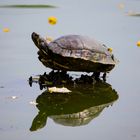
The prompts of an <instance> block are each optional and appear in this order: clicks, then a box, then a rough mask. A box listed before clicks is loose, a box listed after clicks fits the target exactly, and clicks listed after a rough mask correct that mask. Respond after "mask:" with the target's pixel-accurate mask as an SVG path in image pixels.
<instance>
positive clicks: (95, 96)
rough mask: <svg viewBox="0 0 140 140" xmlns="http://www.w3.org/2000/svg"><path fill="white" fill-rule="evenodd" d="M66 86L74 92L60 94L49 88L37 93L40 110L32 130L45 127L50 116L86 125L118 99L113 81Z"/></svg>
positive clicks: (66, 123) (71, 124) (69, 124)
mask: <svg viewBox="0 0 140 140" xmlns="http://www.w3.org/2000/svg"><path fill="white" fill-rule="evenodd" d="M67 88H68V89H70V90H71V91H72V92H71V93H69V94H67V93H63V94H62V93H61V94H59V93H49V92H48V91H47V90H46V91H44V92H43V93H42V94H41V95H39V96H38V97H37V99H36V102H37V105H36V107H37V108H38V110H39V112H38V115H37V116H36V117H35V118H34V120H33V122H32V126H31V128H30V130H31V131H36V130H38V129H41V128H43V127H44V126H45V125H46V122H47V118H48V117H49V118H51V119H53V120H54V121H55V122H56V123H58V124H61V125H65V126H81V125H86V124H88V123H89V122H90V121H91V120H92V119H94V118H95V117H97V116H98V115H99V114H100V113H101V112H102V111H103V109H104V108H105V107H108V106H109V105H112V104H113V102H114V101H116V100H117V99H118V94H117V92H116V91H115V90H114V89H112V87H111V85H109V84H107V83H105V82H102V81H99V82H96V83H95V84H94V85H86V86H84V87H83V86H80V85H76V86H75V87H74V86H71V87H67ZM54 94H55V95H54Z"/></svg>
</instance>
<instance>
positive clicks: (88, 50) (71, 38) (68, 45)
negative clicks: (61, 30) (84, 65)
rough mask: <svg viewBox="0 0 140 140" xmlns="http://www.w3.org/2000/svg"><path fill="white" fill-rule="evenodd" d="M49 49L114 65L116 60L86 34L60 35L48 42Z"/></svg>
mask: <svg viewBox="0 0 140 140" xmlns="http://www.w3.org/2000/svg"><path fill="white" fill-rule="evenodd" d="M49 49H50V50H51V51H52V52H53V53H55V54H58V55H61V56H63V57H71V58H79V59H83V60H89V61H91V62H94V63H101V64H113V65H115V64H116V62H117V60H116V59H115V58H114V56H113V55H112V53H111V52H110V51H108V48H107V47H106V46H105V45H104V44H102V43H100V42H98V41H96V40H94V39H91V38H89V37H86V36H80V35H67V36H63V37H60V38H58V39H56V40H54V41H52V42H51V43H50V44H49Z"/></svg>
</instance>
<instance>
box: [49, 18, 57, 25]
mask: <svg viewBox="0 0 140 140" xmlns="http://www.w3.org/2000/svg"><path fill="white" fill-rule="evenodd" d="M48 22H49V24H51V25H55V24H56V23H57V18H56V17H54V16H51V17H49V18H48Z"/></svg>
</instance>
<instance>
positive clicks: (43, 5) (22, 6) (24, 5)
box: [0, 4, 56, 8]
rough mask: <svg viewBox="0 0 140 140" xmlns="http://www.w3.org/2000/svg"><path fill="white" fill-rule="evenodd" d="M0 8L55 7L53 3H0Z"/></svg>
mask: <svg viewBox="0 0 140 140" xmlns="http://www.w3.org/2000/svg"><path fill="white" fill-rule="evenodd" d="M0 8H56V6H53V5H45V4H28V5H27V4H16V5H1V6H0Z"/></svg>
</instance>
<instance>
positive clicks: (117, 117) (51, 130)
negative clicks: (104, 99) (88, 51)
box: [0, 0, 140, 140]
mask: <svg viewBox="0 0 140 140" xmlns="http://www.w3.org/2000/svg"><path fill="white" fill-rule="evenodd" d="M6 4H11V5H13V4H50V5H54V6H57V7H58V8H52V9H51V8H49V9H47V8H46V9H45V8H43V9H41V8H39V9H32V8H28V9H27V8H25V9H23V8H22V9H20V8H12V7H11V8H0V15H1V16H0V17H1V18H0V114H1V116H0V139H2V140H9V139H13V140H19V139H20V140H25V139H34V140H39V139H54V140H55V139H62V140H63V139H67V140H71V139H80V140H84V139H89V140H90V139H91V140H92V139H99V140H101V139H105V140H108V139H114V140H122V139H127V140H132V139H136V140H139V139H140V132H139V131H140V109H139V106H140V100H139V99H140V94H139V93H140V87H139V79H140V74H139V71H140V66H139V60H140V55H139V51H140V50H139V48H138V47H137V46H136V42H137V41H138V40H140V28H139V25H140V17H138V16H128V15H127V13H128V12H129V11H134V12H140V11H139V5H140V1H138V0H122V1H120V0H118V1H115V0H104V1H100V0H98V1H97V0H93V1H91V0H86V1H84V0H82V1H80V0H76V1H74V0H71V1H65V0H60V1H55V0H48V1H47V2H46V1H44V0H42V1H40V2H39V3H38V1H28V3H27V2H25V1H20V2H19V1H17V0H14V1H12V2H11V1H6V2H5V1H1V2H0V5H6ZM120 4H123V5H124V7H123V8H120V6H119V5H120ZM49 16H56V17H57V18H58V23H57V24H56V25H55V26H52V25H49V24H48V21H47V20H48V17H49ZM3 28H9V29H10V32H7V33H5V32H3V31H2V29H3ZM33 31H35V32H38V33H40V34H41V35H42V36H50V37H52V38H57V37H59V36H61V35H65V34H81V35H88V36H91V37H94V38H95V39H97V40H99V41H101V42H103V43H105V44H106V45H107V46H110V47H112V48H113V53H114V54H115V56H116V57H117V58H118V59H119V60H120V63H119V65H117V66H116V67H115V69H114V70H113V71H111V73H110V74H109V75H108V78H107V83H109V84H110V85H111V86H112V89H115V91H116V92H117V94H118V95H119V99H118V100H117V101H116V102H114V104H113V106H110V107H109V108H104V109H103V111H102V112H101V113H100V115H98V117H96V118H95V119H92V120H91V121H90V123H88V124H87V125H82V126H75V127H71V126H64V125H61V124H58V123H55V122H54V121H53V119H52V118H51V117H48V119H47V125H45V126H44V127H43V128H42V129H39V130H37V131H33V132H31V131H30V128H31V125H32V122H33V119H34V118H35V116H36V115H37V114H38V111H39V110H38V108H37V107H36V106H34V105H32V104H30V102H31V101H35V100H36V99H37V97H38V96H39V95H42V92H43V91H40V89H39V87H38V85H37V84H33V87H32V88H31V87H29V85H28V82H27V79H28V78H29V76H31V75H37V74H42V73H44V71H46V72H49V71H50V69H46V68H45V67H44V66H43V65H42V64H41V63H40V62H39V61H38V59H37V54H36V53H37V48H36V47H35V46H34V44H33V42H32V40H31V37H30V36H31V33H32V32H33ZM73 74H74V75H75V73H73ZM76 74H77V73H76ZM14 96H16V98H13V97H14Z"/></svg>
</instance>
